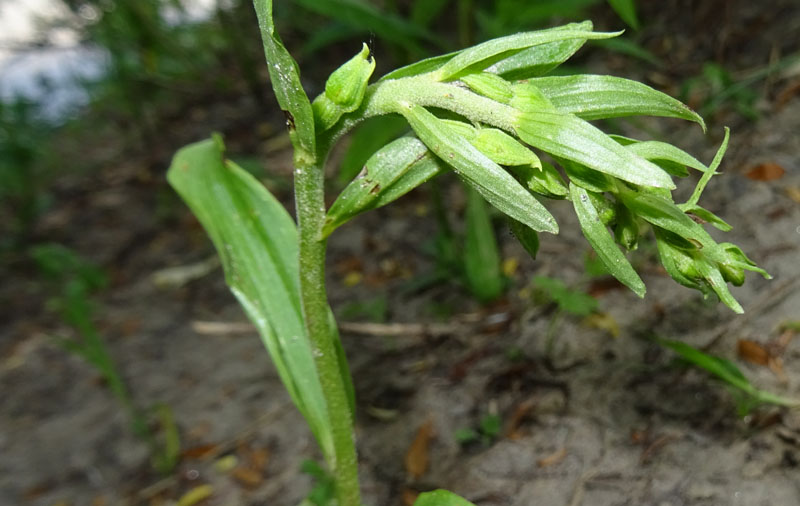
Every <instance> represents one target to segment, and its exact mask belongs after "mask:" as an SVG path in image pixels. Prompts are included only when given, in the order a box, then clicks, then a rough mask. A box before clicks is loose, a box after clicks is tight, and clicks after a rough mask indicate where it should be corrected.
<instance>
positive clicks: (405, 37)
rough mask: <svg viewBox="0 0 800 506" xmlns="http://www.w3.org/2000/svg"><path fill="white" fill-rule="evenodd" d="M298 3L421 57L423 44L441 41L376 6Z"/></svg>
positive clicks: (350, 1)
mask: <svg viewBox="0 0 800 506" xmlns="http://www.w3.org/2000/svg"><path fill="white" fill-rule="evenodd" d="M297 3H298V4H300V5H302V6H303V7H305V8H306V9H308V10H310V11H314V12H316V13H318V14H322V15H323V16H327V17H330V18H332V19H335V20H337V21H339V22H340V23H342V24H345V25H347V26H350V27H352V28H354V29H360V30H361V32H362V33H366V32H368V31H370V32H373V33H375V34H376V35H377V36H378V37H380V38H382V39H386V40H389V41H391V42H393V43H395V44H397V45H399V46H401V47H404V48H406V49H407V50H409V51H412V52H414V53H417V54H423V53H424V50H423V48H422V45H421V42H423V41H428V42H435V43H437V44H439V45H441V42H440V41H439V39H438V38H437V37H436V36H435V35H434V34H433V33H432V32H431V31H429V30H426V29H424V28H422V27H421V26H419V25H416V24H414V23H410V22H408V21H406V20H405V19H402V18H400V17H397V16H395V15H392V14H389V13H386V12H381V11H380V10H378V9H377V8H376V7H375V6H374V5H373V3H372V2H367V1H361V0H297Z"/></svg>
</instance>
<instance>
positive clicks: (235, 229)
mask: <svg viewBox="0 0 800 506" xmlns="http://www.w3.org/2000/svg"><path fill="white" fill-rule="evenodd" d="M254 5H255V8H256V12H257V14H258V18H259V24H260V28H261V34H262V38H263V45H264V52H265V54H266V59H267V63H268V66H269V74H270V77H271V80H272V86H273V88H274V91H275V96H276V98H277V100H278V104H279V105H280V107H281V109H282V110H283V111H284V113H285V115H286V118H287V126H288V133H289V137H290V139H291V143H292V146H293V148H294V157H293V163H294V191H295V200H296V211H297V213H296V214H297V223H296V224H295V221H294V220H293V219H292V218H291V217H290V215H289V213H288V212H287V211H286V210H285V209H284V208H283V206H282V205H281V204H280V203H279V202H278V201H277V200H276V199H275V198H274V197H273V196H272V195H271V194H270V193H269V192H268V191H267V189H266V188H265V187H264V186H263V185H262V184H261V183H259V182H258V181H257V180H256V179H255V178H254V177H253V176H251V175H250V174H249V173H247V172H246V171H244V170H242V169H241V168H239V167H238V166H236V165H235V164H234V163H233V162H231V161H229V160H227V159H226V158H225V151H224V146H223V143H222V140H221V138H220V137H218V136H215V137H213V138H212V139H210V140H206V141H203V142H199V143H196V144H192V145H190V146H187V147H185V148H183V149H182V150H180V151H179V152H178V153H177V154H176V156H175V159H174V161H173V163H172V166H171V168H170V170H169V174H168V178H169V181H170V183H171V184H172V186H173V187H174V188H175V189H176V190H177V192H178V193H179V194H180V195H181V197H183V199H184V200H185V201H186V203H187V204H188V205H189V207H190V208H191V209H192V211H193V212H194V214H195V215H196V216H197V218H198V219H199V221H200V222H201V223H202V225H203V226H204V227H205V229H206V231H207V232H208V234H209V235H210V236H211V239H212V241H213V242H214V245H215V246H216V248H217V251H218V252H219V255H220V257H221V258H222V263H223V266H224V270H225V274H226V278H227V281H228V284H229V285H230V288H231V290H232V291H233V293H234V295H235V296H236V298H237V299H238V300H239V302H240V303H241V305H242V306H243V307H244V309H245V311H246V313H247V314H248V316H249V317H250V319H251V320H252V321H253V323H254V324H255V325H256V327H257V328H258V331H259V332H260V334H261V337H262V339H263V341H264V344H265V345H266V348H267V349H268V351H269V353H270V355H271V357H272V360H273V361H274V363H275V366H276V368H277V370H278V373H279V374H280V377H281V379H282V380H283V383H284V385H285V386H286V388H287V390H288V392H289V394H290V395H291V398H292V399H293V401H294V403H295V405H296V406H297V408H298V409H299V410H300V411H301V412H302V414H303V415H304V416H305V418H306V420H307V421H308V424H309V426H310V428H311V431H312V432H313V434H314V436H315V437H316V440H317V441H318V443H319V446H320V448H321V450H322V453H323V455H324V458H325V460H326V462H327V465H328V467H329V471H330V473H331V474H332V476H333V478H334V482H335V497H336V499H335V500H336V503H337V504H338V505H339V506H360V504H361V499H360V492H359V485H358V476H357V470H358V467H357V456H356V446H355V441H354V435H353V424H354V416H355V402H354V391H353V386H352V381H351V377H350V373H349V370H348V366H347V362H346V359H345V355H344V352H343V349H342V346H341V344H340V341H339V335H338V332H337V329H336V322H335V320H334V317H333V313H332V312H331V309H330V307H329V305H328V301H327V297H326V290H325V276H324V274H325V254H326V240H327V238H328V237H329V236H330V234H332V233H334V232H335V231H336V229H337V228H338V227H340V226H342V225H344V224H345V223H347V222H349V221H350V220H352V219H353V218H354V217H356V216H358V215H359V214H361V213H364V212H366V211H369V210H371V209H375V208H377V207H380V206H384V205H386V204H388V203H390V202H392V201H394V200H396V199H398V198H399V197H401V196H403V195H404V194H406V193H408V192H409V191H411V190H413V189H414V188H417V187H418V186H420V185H422V184H423V183H425V182H426V181H428V180H430V179H432V178H434V177H436V176H437V175H439V174H442V173H445V172H449V171H452V172H454V173H455V174H457V175H458V176H459V177H460V178H461V179H462V180H463V181H464V182H465V183H466V185H468V186H469V187H471V188H472V189H474V191H475V192H477V193H478V194H479V195H480V196H482V198H484V199H485V200H486V201H488V202H489V203H490V204H491V205H492V206H494V207H495V208H497V209H498V210H499V211H500V212H502V213H503V214H504V215H505V216H506V218H507V220H508V225H509V227H510V228H511V230H512V231H513V232H514V234H515V235H516V237H517V238H518V239H519V240H520V241H521V243H522V244H523V246H524V247H525V248H526V249H527V251H529V252H530V253H531V254H532V255H535V254H536V252H537V250H538V245H539V234H540V233H550V234H556V233H558V224H557V223H556V220H555V219H554V218H553V216H552V215H551V214H550V213H549V212H548V210H547V208H546V207H545V205H544V204H543V203H542V201H545V200H546V199H567V200H569V201H571V203H572V205H573V207H574V209H575V213H576V214H577V216H578V221H579V223H580V227H581V229H582V231H583V234H584V236H585V237H586V239H587V240H588V242H589V244H590V245H591V246H592V247H593V248H594V250H595V251H596V252H597V255H598V257H599V259H600V260H601V261H602V262H603V264H604V265H605V267H606V268H607V270H608V272H609V273H610V274H611V275H613V276H614V277H616V278H617V279H618V280H619V281H621V282H622V283H623V284H625V285H626V286H627V287H629V288H630V289H631V290H633V292H635V293H636V294H637V295H639V296H644V294H645V285H644V283H643V282H642V279H641V278H640V277H639V275H638V274H637V273H636V271H635V270H634V268H633V267H632V265H631V263H630V262H629V261H628V259H627V257H626V252H628V251H631V250H634V249H636V247H637V243H638V241H639V238H640V237H641V236H642V235H643V234H644V233H645V231H646V230H647V229H649V230H652V231H653V235H654V237H655V241H656V244H657V246H658V252H659V257H660V260H661V263H662V264H663V265H664V268H665V269H666V271H667V273H668V274H669V275H670V276H671V277H672V278H673V279H675V280H676V281H677V282H678V283H680V284H682V285H685V286H687V287H690V288H694V289H697V290H700V291H701V292H703V294H705V295H710V294H716V295H717V296H718V297H719V299H720V300H721V301H722V302H723V303H724V304H726V305H727V306H729V307H730V308H731V309H732V310H734V311H736V312H742V307H741V306H740V305H739V303H738V302H737V301H736V299H734V297H733V296H732V294H731V292H730V291H729V289H728V283H731V284H733V285H741V284H742V283H743V282H744V272H745V271H756V272H758V273H760V274H761V275H763V276H764V277H769V275H768V274H767V273H766V272H765V271H764V270H763V269H761V268H759V267H757V266H756V265H755V263H754V262H752V261H751V260H750V259H749V258H748V257H747V256H746V255H745V254H744V253H743V252H742V250H741V249H740V248H739V247H737V246H735V245H734V244H730V243H718V242H716V241H715V240H714V239H713V238H712V237H711V235H709V233H708V232H707V231H706V230H705V228H704V226H703V224H704V223H708V224H710V225H712V226H714V227H717V228H719V229H721V230H723V231H727V230H730V228H731V227H730V225H728V224H727V223H725V222H724V221H723V220H722V219H721V218H719V217H717V216H716V215H714V214H713V213H712V212H711V211H709V210H707V209H704V208H703V207H701V206H700V205H699V204H698V202H699V198H700V196H701V193H702V191H703V189H704V188H705V186H706V184H707V183H708V182H709V180H710V179H711V177H712V176H713V175H714V174H715V172H716V170H717V168H718V167H719V165H720V162H721V161H722V157H723V154H724V152H725V149H726V147H727V144H728V131H727V129H726V131H725V137H724V140H723V142H722V146H721V147H720V148H719V151H718V152H717V154H716V156H715V157H714V159H713V160H712V161H711V163H710V164H709V165H705V164H704V163H702V162H700V161H698V160H697V159H696V158H694V157H693V156H691V155H690V154H688V153H686V152H685V151H683V150H681V149H679V148H677V147H675V146H672V145H670V144H667V143H664V142H658V141H648V140H644V141H641V140H636V139H631V138H627V137H622V136H618V135H609V134H606V133H604V132H603V131H601V130H600V129H598V128H597V127H596V126H594V125H593V124H592V123H590V121H593V120H601V119H605V118H615V117H622V116H630V115H650V116H663V117H669V118H677V119H682V120H687V121H692V122H695V123H697V124H698V125H699V127H700V128H702V129H703V130H704V131H705V124H704V122H703V120H702V118H700V116H698V115H697V114H696V113H695V112H693V111H692V110H690V109H689V108H688V107H686V106H685V105H683V104H682V103H680V102H679V101H677V100H675V99H673V98H671V97H669V96H667V95H665V94H663V93H661V92H658V91H656V90H654V89H652V88H650V87H648V86H646V85H644V84H641V83H638V82H635V81H631V80H627V79H622V78H619V77H612V76H603V75H572V76H547V74H548V73H549V72H550V71H551V70H553V69H554V68H555V67H557V66H558V65H560V64H561V63H563V62H564V61H566V60H567V59H568V58H569V57H570V56H572V55H573V54H574V53H575V52H576V51H578V49H580V47H581V46H582V45H583V44H584V43H585V42H586V41H588V40H595V39H607V38H610V37H614V36H616V35H619V33H605V32H595V31H593V29H592V24H591V23H590V22H588V21H587V22H583V23H573V24H568V25H565V26H560V27H556V28H551V29H547V30H540V31H535V32H527V33H519V34H516V35H511V36H507V37H502V38H498V39H495V40H491V41H489V42H485V43H482V44H478V45H476V46H474V47H471V48H469V49H464V50H461V51H457V52H454V53H450V54H445V55H442V56H437V57H433V58H429V59H426V60H422V61H419V62H417V63H414V64H412V65H409V66H406V67H402V68H400V69H397V70H395V71H393V72H390V73H389V74H387V75H385V76H383V77H382V78H380V79H378V80H377V81H376V82H374V83H373V84H369V81H370V78H371V77H372V73H373V71H374V69H375V60H374V57H373V55H372V54H371V52H370V48H369V47H368V46H367V45H366V44H365V45H364V46H363V47H362V49H361V50H360V51H359V52H358V53H357V54H356V55H355V56H354V57H353V58H352V59H350V60H349V61H347V62H345V63H344V64H343V65H342V66H341V67H339V68H338V69H337V70H335V71H334V72H333V73H332V74H331V75H330V77H329V78H328V80H327V82H326V84H325V89H324V92H323V93H321V94H320V95H319V96H318V97H316V98H315V99H314V100H313V101H312V100H310V99H309V98H308V96H307V95H306V93H305V91H304V90H303V87H302V85H301V82H300V74H299V70H298V65H297V63H296V62H295V60H294V59H293V58H292V56H291V55H290V54H289V52H288V51H287V50H286V48H285V47H284V46H283V44H282V42H281V39H280V37H279V36H278V34H277V33H276V31H275V25H274V23H273V17H272V2H271V0H254ZM390 114H393V115H399V116H402V117H403V118H404V119H405V120H406V121H407V122H408V125H409V126H410V130H411V132H410V133H409V134H408V135H406V136H403V137H400V138H398V139H396V140H393V141H392V142H389V143H388V144H386V145H385V146H383V147H382V148H381V149H379V150H377V151H376V152H375V153H374V154H373V155H372V157H371V158H369V160H368V161H367V162H366V164H365V165H364V168H363V170H362V171H361V173H360V174H359V175H358V176H357V177H355V178H354V179H353V180H352V181H351V182H350V183H349V185H347V186H346V187H345V188H344V190H343V191H342V192H341V193H340V194H339V196H338V198H336V200H335V201H334V203H333V204H332V205H331V206H330V208H328V209H326V206H325V198H324V197H325V195H324V173H325V171H324V166H325V163H326V160H327V158H328V154H329V153H330V151H331V148H332V147H333V145H334V144H335V143H336V142H337V141H338V140H340V139H341V138H342V137H343V136H344V135H345V134H346V133H347V132H348V131H350V130H351V129H352V128H353V127H355V126H356V125H358V124H359V123H360V122H362V121H364V120H366V119H368V118H371V117H375V116H381V115H390ZM545 154H546V155H548V157H549V160H550V162H548V161H546V160H543V159H542V155H545ZM558 167H560V169H559V168H558ZM689 169H693V170H696V171H699V172H700V173H701V174H702V176H701V178H700V180H699V183H698V184H697V187H696V189H695V191H694V193H693V194H692V196H691V197H690V198H689V200H688V201H687V202H685V203H676V202H674V200H673V198H672V193H671V190H673V189H674V188H675V184H674V182H673V177H686V176H688V175H689ZM646 225H647V226H646ZM416 504H417V505H418V506H432V505H468V504H470V503H469V502H467V501H466V500H464V499H461V498H459V497H458V496H456V495H454V494H452V493H450V492H446V491H434V492H429V493H425V494H422V495H420V497H419V499H418V500H417V503H416Z"/></svg>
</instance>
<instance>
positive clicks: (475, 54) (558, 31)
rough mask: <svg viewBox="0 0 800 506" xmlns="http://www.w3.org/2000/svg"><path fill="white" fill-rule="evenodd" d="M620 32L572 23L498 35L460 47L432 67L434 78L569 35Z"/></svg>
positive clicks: (451, 75) (486, 64)
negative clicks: (585, 27)
mask: <svg viewBox="0 0 800 506" xmlns="http://www.w3.org/2000/svg"><path fill="white" fill-rule="evenodd" d="M620 33H622V32H614V33H605V32H593V31H591V30H585V29H582V28H581V27H580V26H579V25H576V26H574V27H569V29H564V28H563V27H556V28H550V29H547V30H539V31H535V32H524V33H518V34H515V35H509V36H506V37H500V38H497V39H493V40H490V41H488V42H484V43H482V44H478V45H476V46H472V47H471V48H469V49H465V50H463V51H461V52H460V53H458V54H457V55H456V56H454V57H453V58H452V59H450V60H448V62H447V63H445V64H444V65H443V66H442V67H441V68H440V69H438V70H437V71H436V73H435V78H436V79H437V80H439V81H447V80H450V79H455V78H458V77H459V76H461V75H465V74H469V73H473V72H479V71H481V70H484V69H486V68H488V67H491V66H492V65H494V64H495V63H497V62H499V61H501V60H504V59H506V58H508V57H510V56H514V55H515V54H517V53H519V52H520V51H523V50H525V49H528V48H531V47H534V46H539V45H542V44H547V43H551V42H560V41H563V40H572V39H579V40H587V39H608V38H611V37H616V36H617V35H619V34H620Z"/></svg>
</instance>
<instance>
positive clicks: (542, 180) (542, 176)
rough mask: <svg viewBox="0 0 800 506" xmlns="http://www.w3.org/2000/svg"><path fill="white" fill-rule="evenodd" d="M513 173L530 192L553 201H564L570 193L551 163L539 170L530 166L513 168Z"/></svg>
mask: <svg viewBox="0 0 800 506" xmlns="http://www.w3.org/2000/svg"><path fill="white" fill-rule="evenodd" d="M511 172H512V173H513V174H514V175H515V176H516V177H517V180H519V181H520V182H521V183H523V184H524V185H525V186H526V187H527V188H528V189H529V190H530V191H532V192H534V193H538V194H539V195H544V196H545V197H548V198H551V199H563V198H565V197H566V196H567V193H569V190H567V187H566V186H565V185H564V182H563V180H562V179H561V174H559V173H558V171H557V170H556V168H555V167H553V166H552V165H550V164H549V163H542V167H541V169H539V170H537V169H535V168H534V167H532V166H530V165H528V166H519V167H511Z"/></svg>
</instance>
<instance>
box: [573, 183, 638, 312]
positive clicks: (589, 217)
mask: <svg viewBox="0 0 800 506" xmlns="http://www.w3.org/2000/svg"><path fill="white" fill-rule="evenodd" d="M569 191H570V196H571V198H572V205H573V206H574V207H575V214H577V215H578V221H579V222H580V224H581V230H582V231H583V235H584V236H585V237H586V240H587V241H589V244H591V245H592V248H593V249H594V250H595V251H596V252H597V256H598V257H599V258H600V260H601V261H602V262H603V265H605V267H606V269H607V270H608V272H609V274H611V275H612V276H614V277H615V278H617V279H618V280H619V281H620V282H621V283H622V284H624V285H625V286H627V287H628V288H630V289H631V290H633V292H634V293H635V294H636V295H638V296H639V297H644V293H645V286H644V283H643V282H642V279H641V278H640V277H639V275H638V274H636V271H635V270H634V269H633V266H631V264H630V262H628V259H627V258H625V255H623V254H622V251H620V249H619V248H618V247H617V244H616V242H615V241H614V237H613V236H612V235H611V233H610V232H609V231H608V229H607V228H606V226H605V225H604V224H603V222H602V221H600V217H599V216H598V214H597V210H596V209H595V207H594V205H592V202H591V200H590V199H589V195H588V194H587V193H586V190H584V189H583V188H581V187H579V186H577V185H575V184H570V187H569Z"/></svg>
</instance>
